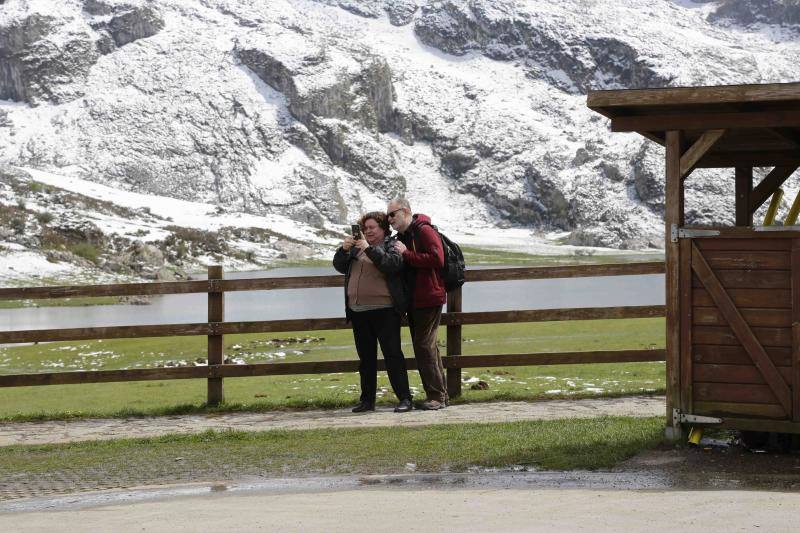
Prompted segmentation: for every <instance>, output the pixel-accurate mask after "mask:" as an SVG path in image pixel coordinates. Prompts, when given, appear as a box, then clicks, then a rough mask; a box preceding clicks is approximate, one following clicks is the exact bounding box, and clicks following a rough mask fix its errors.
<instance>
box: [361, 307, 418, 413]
mask: <svg viewBox="0 0 800 533" xmlns="http://www.w3.org/2000/svg"><path fill="white" fill-rule="evenodd" d="M350 317H351V321H352V324H353V338H354V339H355V342H356V351H357V352H358V358H359V360H360V363H359V365H358V373H359V375H360V376H361V401H362V402H369V403H374V402H375V392H376V389H377V387H378V343H380V345H381V351H382V352H383V359H384V361H385V362H386V373H387V374H389V383H391V384H392V390H394V394H395V396H397V399H398V400H404V399H406V398H408V399H411V391H410V390H409V388H408V373H407V372H406V360H405V358H404V356H403V350H402V349H401V348H400V315H398V314H397V313H396V312H395V311H394V309H391V308H388V307H387V308H385V309H375V310H373V311H361V312H358V313H357V312H352V313H351V314H350Z"/></svg>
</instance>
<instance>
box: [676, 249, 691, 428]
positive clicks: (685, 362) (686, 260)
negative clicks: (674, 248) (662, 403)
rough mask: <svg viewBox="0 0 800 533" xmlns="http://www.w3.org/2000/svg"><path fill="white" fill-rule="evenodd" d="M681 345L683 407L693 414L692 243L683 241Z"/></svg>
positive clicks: (681, 251) (681, 250) (681, 265)
mask: <svg viewBox="0 0 800 533" xmlns="http://www.w3.org/2000/svg"><path fill="white" fill-rule="evenodd" d="M679 246H680V253H681V264H680V291H681V295H680V302H681V317H680V343H681V379H680V382H681V405H682V406H683V409H684V410H685V411H686V412H688V413H691V412H693V411H692V409H693V403H694V400H693V393H692V382H693V376H692V366H693V365H692V264H691V257H692V241H691V239H682V240H681V242H680V244H679Z"/></svg>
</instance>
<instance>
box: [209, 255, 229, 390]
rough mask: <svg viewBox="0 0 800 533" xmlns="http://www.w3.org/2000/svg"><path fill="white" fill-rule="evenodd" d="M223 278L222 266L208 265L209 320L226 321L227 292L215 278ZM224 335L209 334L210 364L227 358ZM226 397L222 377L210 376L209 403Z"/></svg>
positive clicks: (219, 363)
mask: <svg viewBox="0 0 800 533" xmlns="http://www.w3.org/2000/svg"><path fill="white" fill-rule="evenodd" d="M222 278H223V272H222V266H220V265H214V266H209V267H208V321H209V323H212V322H224V321H225V293H224V292H222V291H220V290H219V286H218V284H215V283H214V280H221V279H222ZM223 346H224V345H223V339H222V335H209V336H208V364H209V366H211V365H221V364H223V363H224V360H225V353H224V349H223ZM224 399H225V391H224V387H223V383H222V378H208V401H207V404H208V405H219V404H221V403H222V402H223V401H224Z"/></svg>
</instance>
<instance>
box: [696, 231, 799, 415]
mask: <svg viewBox="0 0 800 533" xmlns="http://www.w3.org/2000/svg"><path fill="white" fill-rule="evenodd" d="M694 243H695V245H696V246H697V248H698V249H699V251H700V252H701V253H702V254H703V257H704V258H705V259H706V261H707V263H708V264H709V266H710V267H711V268H712V270H713V271H714V274H715V275H716V276H717V278H718V279H719V281H720V283H721V284H722V286H723V288H724V289H725V291H726V292H727V293H728V295H729V296H730V297H731V300H732V301H733V303H734V304H735V306H736V307H737V308H738V310H739V312H740V313H741V315H742V317H743V318H744V320H745V322H746V323H747V325H748V326H749V327H750V329H751V330H752V332H753V334H754V335H755V337H756V339H757V340H758V341H759V343H760V344H761V345H762V346H763V348H764V351H765V352H766V354H767V355H768V356H769V359H770V360H771V361H772V363H773V364H774V365H775V366H776V367H777V370H778V372H779V374H780V376H781V377H782V378H783V380H784V381H785V382H786V383H787V384H788V385H790V386H791V384H792V382H793V379H792V374H793V364H792V360H793V358H792V345H793V340H792V271H791V246H792V239H788V238H782V239H781V238H770V239H764V238H761V237H760V236H759V238H707V239H703V238H698V239H694ZM691 317H692V326H691V342H692V374H691V375H692V381H691V390H692V400H693V401H692V405H693V408H694V409H693V410H694V412H695V413H697V414H709V415H722V416H742V417H764V418H777V419H787V418H788V415H787V413H786V411H785V410H784V409H783V408H782V406H781V404H780V402H779V401H778V399H777V398H776V397H775V394H774V393H773V391H772V390H771V389H770V387H769V386H768V385H767V383H766V381H765V379H764V376H763V375H762V373H761V372H760V371H759V369H758V368H757V367H756V365H755V364H754V362H753V359H752V358H751V357H750V356H749V355H748V354H747V352H746V351H745V349H744V348H743V347H742V345H741V343H740V342H739V339H738V338H737V337H736V335H735V334H734V332H733V330H732V329H731V328H730V326H729V324H728V323H727V322H726V320H725V318H724V316H723V313H722V312H721V311H720V309H719V308H718V307H717V306H716V305H715V303H714V301H713V299H712V298H711V295H710V294H709V292H708V291H707V290H706V289H705V288H704V287H703V284H702V283H701V281H700V279H699V278H698V276H697V275H696V274H693V275H692V312H691Z"/></svg>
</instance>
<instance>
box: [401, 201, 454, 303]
mask: <svg viewBox="0 0 800 533" xmlns="http://www.w3.org/2000/svg"><path fill="white" fill-rule="evenodd" d="M398 238H399V239H400V241H401V242H402V243H403V244H405V245H406V248H408V249H407V250H406V251H405V252H403V261H404V262H405V264H406V265H407V266H409V267H411V268H410V269H409V271H410V273H411V275H410V276H409V283H410V286H411V287H412V290H413V292H412V297H411V306H412V307H413V308H415V309H417V308H420V307H437V306H441V305H443V304H444V303H445V301H446V300H447V291H445V288H444V280H442V276H441V274H440V273H439V271H440V270H441V269H442V267H443V266H444V250H443V249H442V239H441V238H440V237H439V234H438V233H437V232H436V230H435V229H433V227H432V226H431V219H430V217H428V216H427V215H422V214H416V215H414V216H413V217H412V220H411V224H410V225H409V226H408V229H406V231H405V232H404V233H400V234H398Z"/></svg>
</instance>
